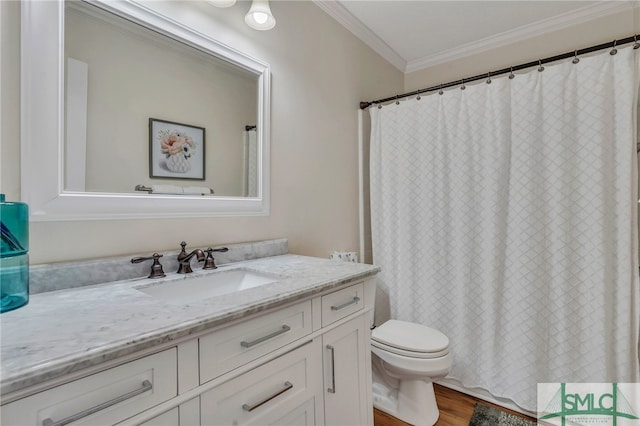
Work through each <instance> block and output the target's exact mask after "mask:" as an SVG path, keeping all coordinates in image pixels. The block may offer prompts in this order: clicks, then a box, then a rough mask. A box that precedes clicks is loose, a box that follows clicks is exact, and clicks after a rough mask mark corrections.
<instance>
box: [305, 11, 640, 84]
mask: <svg viewBox="0 0 640 426" xmlns="http://www.w3.org/2000/svg"><path fill="white" fill-rule="evenodd" d="M313 2H314V3H315V4H316V5H318V7H320V8H321V9H322V10H324V11H325V12H326V13H327V14H328V15H329V16H331V17H332V18H333V19H335V20H336V21H338V23H340V24H341V25H342V26H343V27H345V28H347V29H348V30H349V31H351V32H352V33H353V34H354V35H355V36H356V37H358V38H359V39H360V40H362V41H363V42H364V43H365V44H366V45H367V46H369V47H370V48H372V49H373V50H374V51H376V52H377V53H378V54H379V55H380V56H382V57H383V58H384V59H386V60H387V61H388V62H389V63H391V64H392V65H393V66H395V67H396V68H398V69H399V70H400V71H402V72H404V73H410V72H415V71H419V70H422V69H425V68H429V67H432V66H435V65H439V64H442V63H445V62H449V61H453V60H456V59H460V58H463V57H465V56H469V55H471V54H477V53H481V52H485V51H488V50H491V49H495V48H498V47H502V46H506V45H508V44H512V43H517V42H519V41H522V40H526V39H529V38H532V37H535V36H538V35H541V34H545V33H549V32H553V31H558V30H561V29H563V28H567V27H571V26H574V25H578V24H582V23H584V22H588V21H591V20H594V19H597V18H600V17H603V16H607V15H612V14H614V13H618V12H622V11H624V10H631V9H632V8H636V7H640V0H624V1H610V0H603V1H600V2H598V3H596V4H593V5H590V6H585V7H582V8H580V9H576V10H573V11H571V12H567V13H563V14H560V15H557V16H554V17H551V18H548V19H543V20H541V21H538V22H534V23H532V24H529V25H525V26H522V27H519V28H516V29H514V30H510V31H505V32H503V33H500V34H496V35H494V36H490V37H486V38H483V39H481V40H476V41H473V42H471V43H467V44H463V45H461V46H458V47H456V48H454V49H450V50H447V51H445V52H439V53H436V54H433V55H429V56H425V57H422V58H419V59H415V60H412V61H407V60H405V59H404V58H402V57H401V56H400V55H399V54H398V53H397V52H396V51H395V50H393V49H392V48H391V47H390V46H389V45H388V44H386V43H385V42H384V41H383V40H382V39H381V38H380V37H378V36H377V35H376V34H375V33H374V32H373V31H371V30H370V29H369V28H368V27H367V26H366V25H364V24H363V23H362V22H360V21H359V20H358V19H357V18H356V17H354V16H353V15H352V14H351V13H350V12H349V11H348V10H347V9H346V8H345V7H344V6H342V5H341V4H340V3H339V2H338V1H336V0H313Z"/></svg>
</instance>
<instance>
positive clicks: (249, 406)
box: [242, 381, 293, 412]
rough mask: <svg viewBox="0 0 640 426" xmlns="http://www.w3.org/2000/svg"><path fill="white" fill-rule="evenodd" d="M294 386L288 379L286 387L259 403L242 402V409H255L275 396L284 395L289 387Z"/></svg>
mask: <svg viewBox="0 0 640 426" xmlns="http://www.w3.org/2000/svg"><path fill="white" fill-rule="evenodd" d="M292 388H293V384H291V382H289V381H286V382H284V387H283V388H282V389H280V390H279V391H278V392H276V393H274V394H273V395H271V396H269V397H267V398H265V399H263V400H262V401H260V402H258V403H257V404H254V405H249V404H242V409H243V410H244V411H249V412H251V411H253V410H255V409H256V408H258V407H260V406H261V405H264V404H266V403H267V402H269V401H271V400H272V399H273V398H276V397H278V396H280V395H282V394H283V393H285V392H286V391H288V390H289V389H292Z"/></svg>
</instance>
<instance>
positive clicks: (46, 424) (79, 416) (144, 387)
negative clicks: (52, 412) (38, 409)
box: [42, 380, 153, 426]
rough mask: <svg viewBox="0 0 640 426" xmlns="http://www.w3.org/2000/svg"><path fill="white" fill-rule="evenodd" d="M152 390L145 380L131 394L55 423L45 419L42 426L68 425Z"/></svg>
mask: <svg viewBox="0 0 640 426" xmlns="http://www.w3.org/2000/svg"><path fill="white" fill-rule="evenodd" d="M152 389H153V384H152V383H151V382H150V381H148V380H145V381H144V382H142V387H141V388H140V389H136V390H132V391H131V392H127V393H125V394H124V395H120V396H117V397H115V398H113V399H111V400H109V401H106V402H103V403H102V404H98V405H96V406H95V407H91V408H87V409H86V410H83V411H80V412H79V413H76V414H73V415H71V416H69V417H67V418H65V419H62V420H58V421H57V422H54V421H53V420H52V419H50V418H46V419H44V420H43V421H42V426H63V425H66V424H69V423H73V422H75V421H78V420H80V419H82V418H84V417H87V416H90V415H91V414H94V413H97V412H98V411H102V410H104V409H105V408H109V407H111V406H113V405H116V404H119V403H121V402H123V401H126V400H127V399H131V398H133V397H134V396H138V395H141V394H143V393H145V392H147V391H150V390H152Z"/></svg>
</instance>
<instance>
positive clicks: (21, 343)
mask: <svg viewBox="0 0 640 426" xmlns="http://www.w3.org/2000/svg"><path fill="white" fill-rule="evenodd" d="M238 268H248V269H252V270H255V271H259V272H265V273H270V274H276V275H279V276H282V277H283V278H282V279H281V280H279V281H277V282H274V283H271V284H265V285H263V286H260V287H255V288H252V289H247V290H242V291H238V292H235V293H231V294H226V295H220V296H216V297H212V298H209V299H203V300H198V301H195V302H189V303H188V304H178V303H169V302H165V301H162V300H160V299H158V298H155V297H153V296H150V295H148V294H145V293H143V292H141V291H138V290H137V289H136V287H141V286H147V285H157V284H159V283H161V282H162V281H163V280H168V279H171V278H174V279H175V278H176V277H177V276H176V274H167V277H166V278H161V279H154V280H151V279H148V278H140V279H134V280H127V281H117V282H112V283H106V284H99V285H93V286H88V287H83V288H77V289H69V290H60V291H52V292H47V293H41V294H36V295H33V296H31V297H30V300H29V304H28V305H27V306H25V307H23V308H20V309H17V310H15V311H11V312H5V313H3V314H2V315H1V316H0V333H1V335H0V336H1V337H0V394H1V395H6V394H8V393H10V392H14V391H18V390H20V389H23V388H25V387H28V386H32V385H36V384H39V383H42V382H44V381H46V380H49V379H53V378H56V377H60V376H63V375H65V374H69V373H73V372H76V371H79V370H82V369H85V368H88V367H92V366H95V365H98V364H101V363H103V362H106V361H110V360H113V359H116V358H119V357H122V356H125V355H129V354H131V353H134V352H137V351H140V350H143V349H147V348H150V347H153V346H157V345H162V344H166V343H167V342H170V341H172V340H175V339H180V338H183V337H185V336H189V335H192V334H195V333H199V332H202V331H203V330H207V329H210V328H212V327H217V326H219V325H222V324H224V323H225V322H228V321H232V320H235V319H239V318H243V317H245V316H248V315H251V314H254V313H256V312H260V311H263V310H265V309H269V308H271V307H275V306H277V305H279V304H283V303H286V302H291V301H295V300H297V299H302V298H306V297H309V296H313V295H314V294H318V293H320V292H322V291H325V290H328V289H331V288H335V287H339V286H341V285H343V284H344V283H346V282H349V281H352V280H356V279H361V278H366V277H368V276H371V275H374V274H376V273H377V272H378V271H379V268H378V267H377V266H372V265H366V264H361V263H349V262H340V261H332V260H325V259H319V258H313V257H305V256H298V255H290V254H287V255H281V256H274V257H267V258H262V259H257V260H250V261H244V262H237V263H232V264H228V265H224V266H221V267H219V268H218V269H217V270H215V271H213V272H212V271H202V270H197V271H194V272H193V274H190V276H193V277H195V276H199V275H203V274H207V273H218V272H223V271H229V270H232V269H238ZM178 277H182V276H178Z"/></svg>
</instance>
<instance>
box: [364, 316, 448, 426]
mask: <svg viewBox="0 0 640 426" xmlns="http://www.w3.org/2000/svg"><path fill="white" fill-rule="evenodd" d="M371 352H372V357H371V365H372V368H373V405H374V407H376V408H377V409H379V410H381V411H384V412H385V413H388V414H391V415H392V416H394V417H397V418H399V419H400V420H403V421H405V422H407V423H411V424H413V425H417V426H432V425H433V424H435V422H436V421H437V420H438V416H439V411H438V405H437V404H436V398H435V394H434V392H433V383H432V382H433V381H434V380H438V379H441V378H443V377H445V376H446V375H447V374H448V373H449V370H450V368H451V354H450V353H449V339H448V338H447V336H445V335H444V334H442V333H441V332H439V331H438V330H434V329H433V328H429V327H426V326H423V325H420V324H415V323H411V322H406V321H398V320H389V321H387V322H385V323H384V324H382V325H380V326H379V327H376V328H374V329H373V331H372V332H371Z"/></svg>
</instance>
